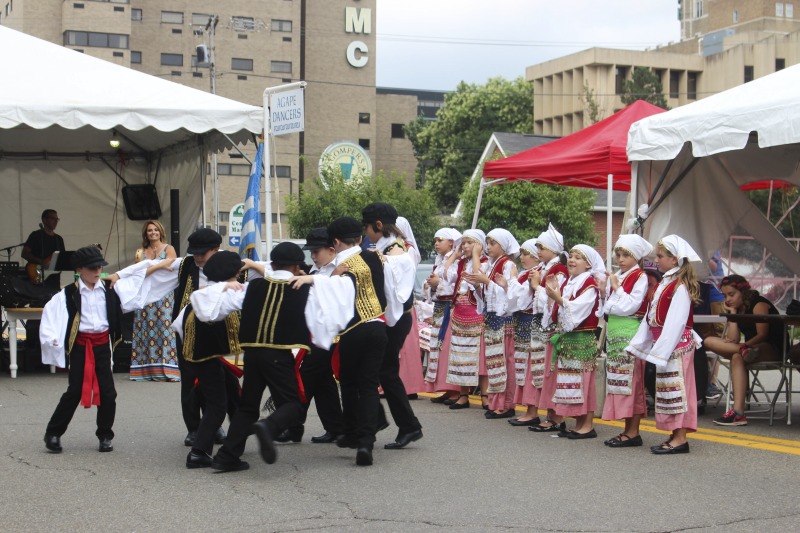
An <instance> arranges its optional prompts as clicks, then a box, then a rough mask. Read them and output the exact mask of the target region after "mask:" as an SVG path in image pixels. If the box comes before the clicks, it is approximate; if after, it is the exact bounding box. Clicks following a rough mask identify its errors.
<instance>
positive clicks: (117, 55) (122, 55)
mask: <svg viewBox="0 0 800 533" xmlns="http://www.w3.org/2000/svg"><path fill="white" fill-rule="evenodd" d="M111 55H112V56H114V57H125V54H124V53H122V52H113V53H112V54H111Z"/></svg>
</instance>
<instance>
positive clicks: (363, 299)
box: [342, 251, 386, 334]
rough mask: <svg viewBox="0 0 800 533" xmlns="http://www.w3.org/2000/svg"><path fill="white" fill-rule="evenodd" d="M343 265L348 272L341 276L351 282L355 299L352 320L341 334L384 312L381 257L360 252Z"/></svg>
mask: <svg viewBox="0 0 800 533" xmlns="http://www.w3.org/2000/svg"><path fill="white" fill-rule="evenodd" d="M344 264H346V265H347V266H348V267H349V269H350V270H349V272H346V273H344V274H342V275H343V276H347V277H349V278H350V279H351V280H352V281H353V285H354V286H355V289H356V299H355V312H354V314H353V319H352V320H351V321H350V322H349V323H348V324H347V327H346V328H345V330H344V331H343V332H342V333H343V334H344V333H346V332H348V331H350V330H351V329H353V328H354V327H356V326H357V325H359V324H361V323H363V322H367V321H368V320H372V319H374V318H378V317H379V316H381V315H383V313H384V312H385V311H386V295H385V294H384V292H383V260H382V259H381V255H380V254H378V253H375V252H364V251H362V252H359V253H357V254H355V255H352V256H350V257H348V258H347V259H346V260H345V261H344Z"/></svg>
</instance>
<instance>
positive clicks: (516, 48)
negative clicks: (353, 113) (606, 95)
mask: <svg viewBox="0 0 800 533" xmlns="http://www.w3.org/2000/svg"><path fill="white" fill-rule="evenodd" d="M377 2H378V7H377V19H376V26H377V28H376V29H377V41H378V42H377V48H378V49H377V51H376V54H375V56H376V61H377V85H378V86H379V87H402V88H411V89H434V90H454V89H455V87H456V85H457V84H458V83H459V82H460V81H462V80H463V81H467V82H469V83H484V82H485V81H486V80H487V79H488V78H491V77H494V76H503V77H505V78H508V79H513V78H516V77H517V76H524V75H525V67H527V66H529V65H535V64H537V63H541V62H543V61H547V60H549V59H554V58H557V57H562V56H565V55H569V54H573V53H575V52H579V51H580V50H583V49H586V48H591V47H593V46H601V47H606V48H626V49H639V50H642V49H644V48H647V47H653V46H655V45H657V44H666V43H667V42H669V41H678V40H679V39H680V23H679V22H678V1H677V0H555V1H553V0H377Z"/></svg>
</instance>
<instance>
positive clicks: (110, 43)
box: [64, 31, 128, 49]
mask: <svg viewBox="0 0 800 533" xmlns="http://www.w3.org/2000/svg"><path fill="white" fill-rule="evenodd" d="M64 45H65V46H66V45H69V46H96V47H97V48H122V49H127V48H128V36H127V35H119V34H116V33H98V32H93V31H65V32H64Z"/></svg>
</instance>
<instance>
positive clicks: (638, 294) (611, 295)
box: [602, 266, 647, 316]
mask: <svg viewBox="0 0 800 533" xmlns="http://www.w3.org/2000/svg"><path fill="white" fill-rule="evenodd" d="M641 271H642V270H641V269H640V268H639V267H638V266H634V267H633V268H631V269H630V270H628V271H627V272H622V271H618V272H617V274H616V276H617V278H618V279H619V287H617V290H615V291H612V290H611V283H608V284H607V285H606V301H605V304H603V309H602V314H605V315H615V316H631V315H633V314H634V313H635V312H636V311H638V310H639V308H640V307H642V302H643V301H644V299H645V297H646V296H647V276H640V277H639V279H637V280H636V283H635V284H634V285H633V290H631V292H630V293H627V292H625V289H623V288H622V283H623V282H624V281H625V279H627V278H628V276H631V275H636V273H637V272H641Z"/></svg>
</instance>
